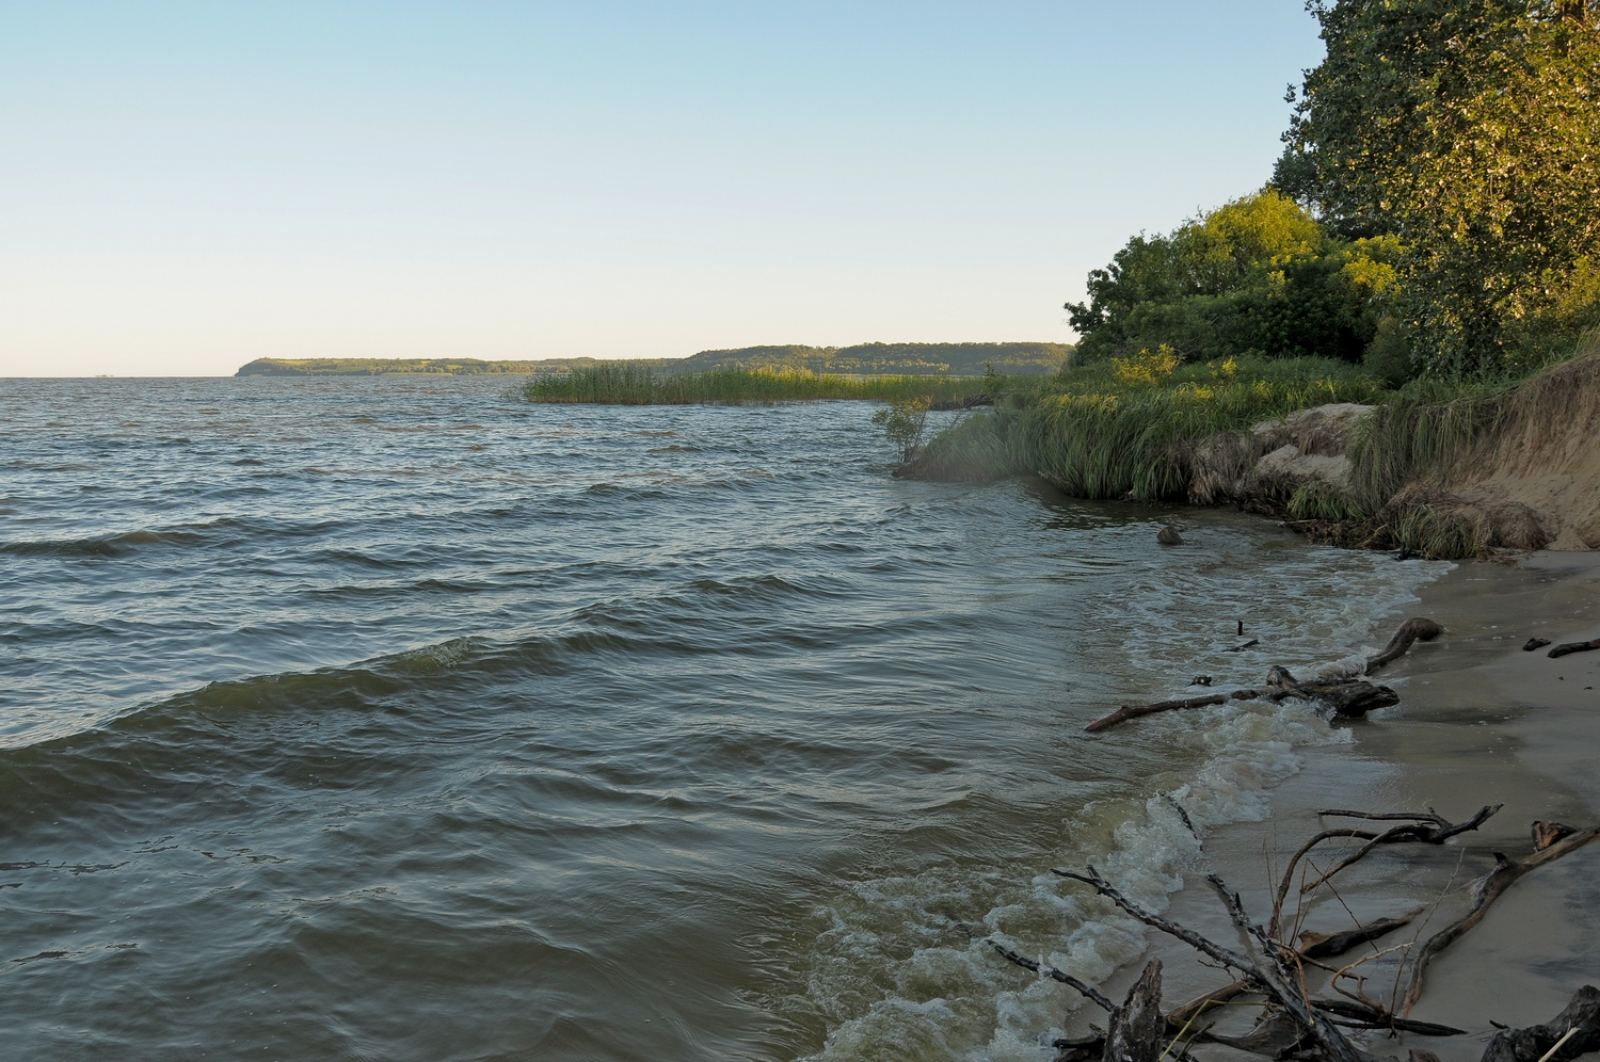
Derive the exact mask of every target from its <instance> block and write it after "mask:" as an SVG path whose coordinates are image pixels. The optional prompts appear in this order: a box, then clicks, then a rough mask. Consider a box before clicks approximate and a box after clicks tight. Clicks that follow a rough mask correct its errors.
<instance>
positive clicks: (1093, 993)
mask: <svg viewBox="0 0 1600 1062" xmlns="http://www.w3.org/2000/svg"><path fill="white" fill-rule="evenodd" d="M989 946H990V947H991V948H993V949H994V950H995V951H997V952H999V953H1000V955H1001V957H1002V958H1004V959H1005V960H1007V961H1008V962H1013V963H1016V964H1017V965H1018V966H1020V967H1022V968H1023V969H1024V970H1031V971H1033V972H1034V973H1036V974H1039V975H1041V976H1044V977H1048V978H1050V979H1051V980H1052V981H1060V982H1061V983H1062V984H1064V985H1066V986H1067V987H1068V988H1070V989H1072V990H1073V991H1074V992H1077V993H1078V994H1079V995H1080V996H1082V997H1083V998H1084V999H1087V1000H1088V1001H1089V1002H1091V1003H1093V1004H1094V1005H1095V1006H1097V1007H1099V1008H1100V1009H1101V1010H1105V1011H1114V1010H1116V1009H1117V1005H1116V1004H1115V1003H1113V1002H1111V998H1110V997H1109V996H1107V995H1106V994H1105V993H1103V992H1101V991H1100V990H1098V989H1096V988H1094V987H1092V986H1090V985H1087V984H1085V983H1084V982H1082V981H1080V980H1078V979H1077V978H1076V977H1073V976H1072V975H1071V974H1069V973H1067V972H1065V971H1063V970H1058V969H1056V968H1055V967H1054V966H1048V965H1045V964H1044V963H1040V962H1036V961H1035V960H1033V959H1030V958H1028V957H1027V956H1026V955H1019V954H1017V953H1016V952H1014V951H1012V950H1011V949H1010V948H1008V947H1006V946H1005V945H1004V944H1002V943H1000V942H999V941H998V940H995V939H994V938H993V937H990V938H989Z"/></svg>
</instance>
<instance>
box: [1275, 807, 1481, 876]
mask: <svg viewBox="0 0 1600 1062" xmlns="http://www.w3.org/2000/svg"><path fill="white" fill-rule="evenodd" d="M1504 806H1505V805H1504V804H1485V805H1484V806H1483V807H1481V808H1479V809H1478V813H1477V814H1476V815H1474V816H1472V818H1470V819H1468V820H1467V821H1466V822H1459V823H1453V822H1449V821H1447V820H1446V819H1444V818H1443V817H1441V816H1439V815H1437V814H1435V813H1434V812H1431V811H1430V812H1428V813H1427V814H1426V815H1418V816H1416V818H1417V820H1418V821H1415V822H1408V823H1406V824H1405V825H1403V826H1396V827H1394V828H1393V829H1389V830H1385V831H1384V832H1383V833H1380V834H1378V835H1377V836H1376V837H1373V838H1372V839H1371V840H1369V841H1368V842H1367V843H1366V844H1364V845H1362V846H1361V847H1360V848H1359V849H1358V850H1356V852H1355V853H1354V854H1352V855H1348V856H1346V857H1345V858H1343V859H1341V860H1339V862H1337V863H1335V864H1334V865H1333V866H1332V867H1330V868H1329V869H1328V870H1326V871H1324V872H1323V873H1322V875H1321V876H1320V877H1318V878H1317V880H1316V881H1313V882H1309V883H1308V884H1305V885H1302V886H1301V887H1300V891H1301V893H1302V894H1304V893H1307V892H1310V891H1311V890H1312V889H1314V888H1316V887H1317V886H1318V885H1321V884H1322V883H1323V882H1325V881H1327V880H1328V879H1329V878H1331V877H1333V876H1334V875H1335V874H1337V873H1339V871H1341V870H1343V869H1344V868H1345V867H1348V866H1349V865H1350V864H1352V863H1354V862H1355V861H1356V860H1358V859H1360V858H1361V857H1362V856H1364V855H1366V854H1367V853H1368V852H1370V851H1372V850H1373V849H1374V848H1377V847H1378V846H1379V845H1384V844H1406V843H1415V844H1444V842H1446V841H1448V840H1449V839H1450V838H1452V837H1454V836H1455V835H1456V834H1458V833H1466V832H1467V831H1469V830H1476V829H1477V828H1478V827H1479V826H1482V825H1483V824H1484V823H1485V822H1487V821H1489V819H1490V818H1491V817H1493V816H1494V815H1495V813H1496V812H1498V811H1499V810H1500V809H1501V808H1502V807H1504ZM1323 814H1324V815H1338V814H1341V813H1340V812H1337V811H1325V812H1323ZM1361 817H1363V818H1369V817H1370V818H1393V817H1394V816H1392V815H1382V816H1361Z"/></svg>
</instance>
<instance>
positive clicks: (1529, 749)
mask: <svg viewBox="0 0 1600 1062" xmlns="http://www.w3.org/2000/svg"><path fill="white" fill-rule="evenodd" d="M1421 597H1422V600H1421V601H1420V602H1418V603H1415V604H1413V605H1411V606H1409V607H1407V608H1405V609H1403V610H1401V611H1399V612H1397V613H1394V614H1390V615H1385V616H1382V617H1379V618H1376V619H1375V620H1374V623H1373V627H1372V638H1371V644H1372V645H1374V646H1381V645H1382V644H1383V642H1384V641H1385V640H1386V639H1387V637H1388V635H1389V633H1390V632H1391V631H1393V629H1394V628H1395V627H1396V626H1397V625H1398V624H1399V623H1400V622H1401V620H1403V619H1404V618H1405V617H1406V616H1413V615H1415V616H1428V617H1431V618H1433V619H1436V620H1438V621H1439V622H1440V623H1442V624H1443V625H1444V626H1445V628H1446V634H1445V636H1444V637H1443V638H1441V639H1440V640H1439V641H1437V642H1434V643H1432V644H1428V645H1419V646H1418V647H1416V648H1414V649H1413V650H1412V652H1411V653H1410V654H1409V655H1408V656H1407V657H1405V658H1404V659H1403V660H1401V661H1400V662H1398V663H1396V664H1395V665H1392V666H1391V667H1390V668H1389V669H1388V670H1387V671H1386V672H1385V673H1383V674H1382V675H1381V676H1380V677H1379V681H1382V682H1384V683H1386V684H1389V685H1392V686H1394V687H1395V688H1396V690H1398V691H1399V693H1400V694H1401V698H1402V699H1401V703H1400V704H1399V706H1397V707H1395V708H1390V709H1386V710H1383V711H1380V712H1376V713H1374V714H1373V715H1372V716H1370V717H1369V718H1368V719H1366V720H1365V721H1362V722H1359V723H1355V724H1349V728H1350V730H1351V738H1352V740H1351V741H1350V742H1348V743H1345V744H1336V745H1331V746H1322V747H1318V748H1316V749H1312V750H1308V751H1307V752H1306V753H1305V764H1304V768H1303V769H1302V770H1301V771H1300V772H1299V773H1298V774H1296V775H1295V776H1294V777H1292V778H1290V779H1289V780H1287V781H1286V782H1284V783H1283V784H1282V785H1280V786H1279V787H1278V788H1277V789H1276V790H1275V791H1274V792H1273V794H1272V814H1271V817H1270V818H1269V819H1268V820H1267V821H1265V822H1245V823H1237V824H1232V825H1228V826H1225V827H1222V828H1220V829H1217V830H1215V831H1213V832H1211V833H1210V834H1208V835H1207V836H1206V837H1205V849H1206V862H1207V863H1208V864H1209V865H1210V866H1212V867H1215V868H1216V869H1217V870H1218V871H1220V872H1221V873H1222V875H1223V876H1224V877H1225V878H1227V879H1228V881H1229V882H1230V883H1231V884H1232V885H1233V886H1234V887H1236V888H1237V889H1239V890H1240V891H1241V893H1242V894H1243V896H1244V900H1245V904H1246V907H1247V909H1248V910H1250V911H1251V913H1252V914H1253V915H1254V916H1255V917H1257V918H1258V919H1261V918H1264V917H1265V914H1266V912H1267V911H1269V910H1270V907H1271V888H1272V887H1271V885H1270V884H1269V882H1275V881H1276V878H1277V872H1278V870H1279V869H1280V868H1281V867H1282V866H1283V865H1284V863H1285V861H1286V860H1287V858H1288V856H1289V855H1290V854H1291V853H1292V852H1293V851H1294V850H1295V849H1296V848H1297V847H1298V846H1299V845H1300V843H1301V842H1302V841H1304V840H1305V839H1306V838H1308V837H1310V836H1311V835H1312V834H1314V833H1315V832H1317V830H1319V829H1321V828H1323V825H1324V820H1321V819H1319V817H1318V815H1317V812H1318V810H1319V809H1326V808H1342V809H1354V810H1368V811H1399V810H1408V811H1409V810H1424V809H1427V808H1432V809H1435V810H1437V811H1438V812H1439V813H1440V814H1442V815H1444V816H1445V817H1446V818H1448V819H1450V820H1452V821H1461V820H1463V819H1467V818H1470V817H1471V816H1472V815H1473V813H1474V812H1476V811H1477V810H1478V809H1479V808H1480V807H1482V806H1483V805H1485V804H1504V807H1503V808H1502V809H1501V810H1500V812H1499V813H1498V814H1497V815H1495V816H1494V817H1493V818H1492V819H1490V820H1489V821H1488V822H1487V823H1486V824H1485V825H1484V826H1483V827H1482V828H1481V829H1479V830H1478V831H1476V832H1474V833H1468V834H1464V835H1462V836H1461V837H1459V838H1457V839H1456V840H1454V841H1452V842H1450V843H1447V844H1445V845H1443V846H1427V845H1396V846H1392V847H1388V848H1386V849H1380V850H1378V851H1377V852H1375V853H1373V854H1372V855H1370V856H1369V857H1367V858H1366V859H1364V860H1363V861H1362V862H1361V863H1360V864H1357V865H1356V866H1354V867H1352V868H1351V869H1349V870H1347V871H1345V872H1344V873H1342V874H1341V875H1340V876H1339V878H1337V879H1336V881H1337V883H1338V897H1337V898H1335V897H1332V896H1326V897H1324V898H1323V899H1322V900H1321V901H1320V902H1319V903H1317V904H1316V905H1315V906H1314V907H1313V908H1312V909H1311V910H1310V912H1309V914H1308V917H1307V919H1306V922H1305V925H1306V927H1307V928H1310V929H1326V930H1336V929H1347V928H1350V927H1351V926H1352V925H1353V918H1352V914H1351V912H1354V914H1355V915H1356V916H1358V917H1360V918H1361V919H1362V920H1363V921H1368V920H1371V919H1373V918H1376V917H1382V916H1392V915H1400V914H1404V913H1407V912H1410V911H1415V910H1419V909H1421V910H1423V911H1424V913H1423V914H1422V915H1420V916H1419V917H1418V919H1417V920H1416V921H1415V922H1413V924H1412V925H1411V926H1408V927H1407V928H1405V929H1402V930H1399V931H1398V932H1396V933H1393V934H1391V935H1390V936H1388V937H1386V938H1383V939H1381V940H1380V941H1378V942H1377V944H1376V945H1375V947H1373V948H1372V949H1371V950H1384V951H1387V950H1388V949H1391V948H1395V946H1396V945H1403V944H1406V943H1407V942H1409V941H1412V940H1415V939H1424V940H1425V939H1426V938H1427V937H1428V936H1429V935H1431V934H1432V933H1433V932H1435V931H1437V930H1438V929H1439V928H1442V927H1443V926H1444V925H1446V924H1448V923H1449V922H1450V921H1452V920H1453V919H1455V918H1456V917H1458V916H1459V914H1460V913H1461V912H1463V911H1464V910H1465V904H1466V897H1467V895H1468V891H1469V889H1470V886H1471V884H1472V883H1473V882H1474V881H1475V880H1477V879H1478V878H1480V877H1481V876H1483V875H1484V874H1486V873H1487V872H1488V871H1489V870H1490V869H1492V867H1493V865H1494V853H1496V852H1504V853H1506V854H1507V855H1509V856H1510V857H1511V858H1519V857H1521V856H1523V855H1526V854H1527V853H1528V852H1530V851H1531V849H1532V842H1531V840H1530V836H1529V830H1530V824H1531V823H1532V821H1533V820H1535V819H1546V820H1555V821H1558V822H1563V823H1567V824H1569V825H1573V826H1578V827H1587V826H1591V825H1593V824H1595V823H1596V822H1600V784H1597V782H1596V777H1595V766H1594V761H1595V757H1596V754H1597V751H1600V652H1593V653H1579V654H1574V655H1570V656H1566V657H1563V658H1560V659H1555V660H1552V659H1550V658H1548V657H1547V656H1546V655H1545V650H1542V649H1541V650H1539V651H1536V652H1524V651H1523V650H1522V646H1523V644H1524V643H1525V642H1526V641H1527V640H1528V639H1529V638H1530V637H1533V636H1538V637H1542V638H1548V639H1550V640H1551V641H1552V642H1555V643H1560V642H1565V641H1575V640H1582V639H1589V638H1594V637H1597V636H1600V558H1597V557H1596V556H1595V555H1593V554H1590V553H1552V552H1541V553H1535V554H1531V555H1529V556H1527V557H1526V558H1524V559H1522V560H1520V561H1517V562H1516V563H1506V562H1471V563H1463V564H1461V565H1459V566H1458V567H1457V568H1456V569H1455V570H1453V571H1451V572H1450V573H1448V574H1447V575H1446V576H1445V577H1444V578H1442V579H1441V580H1439V581H1438V582H1436V583H1434V584H1432V585H1431V586H1429V587H1427V588H1426V589H1425V590H1424V591H1423V592H1422V595H1421ZM1326 824H1328V825H1335V824H1349V823H1348V820H1345V821H1343V822H1338V821H1336V820H1327V823H1326ZM1340 843H1342V842H1334V843H1333V844H1331V845H1329V846H1327V847H1326V848H1323V849H1319V851H1320V852H1321V856H1320V857H1319V858H1320V863H1319V865H1321V866H1324V867H1325V866H1326V865H1327V864H1328V863H1329V862H1331V860H1332V858H1333V855H1334V853H1338V852H1341V851H1346V850H1347V849H1341V848H1339V847H1338V845H1339V844H1340ZM1203 870H1204V867H1197V868H1196V872H1194V873H1191V874H1190V876H1189V878H1188V881H1187V883H1186V887H1185V888H1184V890H1183V891H1181V892H1180V893H1178V894H1177V895H1176V896H1174V897H1173V900H1172V906H1171V908H1170V910H1169V911H1168V915H1169V916H1170V917H1173V918H1175V919H1176V920H1178V921H1180V922H1183V923H1185V924H1188V925H1191V926H1193V927H1195V928H1197V929H1199V930H1201V931H1202V932H1204V933H1206V934H1207V935H1209V936H1211V937H1212V938H1213V939H1216V940H1219V941H1225V942H1228V943H1232V942H1233V941H1234V939H1235V938H1234V935H1233V933H1232V930H1231V927H1230V926H1229V925H1228V923H1227V921H1226V918H1225V916H1224V915H1223V914H1222V912H1221V910H1220V907H1219V904H1218V903H1217V900H1216V897H1215V896H1214V895H1213V894H1212V892H1211V890H1210V889H1209V887H1208V886H1207V885H1206V883H1205V881H1204V878H1203ZM1597 906H1600V845H1595V846H1590V847H1588V848H1585V849H1581V850H1579V851H1577V852H1574V853H1572V854H1571V855H1570V856H1568V857H1566V858H1564V859H1562V860H1559V861H1557V862H1555V863H1552V864H1550V865H1548V866H1545V867H1542V868H1540V869H1539V870H1537V871H1535V872H1534V873H1531V874H1529V875H1527V876H1525V877H1523V878H1522V879H1520V880H1519V881H1517V882H1516V883H1515V884H1514V885H1513V886H1512V887H1511V888H1510V890H1509V891H1508V892H1506V893H1505V894H1504V895H1503V896H1502V897H1501V898H1500V899H1499V900H1497V901H1496V902H1495V903H1494V905H1493V906H1492V907H1491V908H1490V911H1489V913H1488V916H1487V917H1486V918H1485V919H1484V921H1483V922H1482V923H1481V924H1479V925H1478V926H1477V927H1476V928H1475V929H1473V930H1472V931H1471V932H1469V933H1468V934H1466V935H1465V936H1464V937H1463V938H1461V939H1460V940H1459V941H1457V942H1456V943H1455V944H1454V945H1453V946H1452V947H1451V948H1449V949H1448V950H1446V951H1445V952H1444V953H1443V954H1442V955H1441V956H1440V957H1439V958H1438V959H1437V960H1435V961H1434V962H1433V963H1432V964H1431V965H1430V966H1429V967H1428V973H1427V978H1426V988H1425V990H1424V992H1423V995H1422V996H1421V998H1420V1000H1419V1001H1418V1003H1417V1006H1416V1008H1415V1010H1414V1011H1413V1014H1412V1016H1413V1017H1415V1018H1417V1019H1420V1020H1427V1021H1434V1022H1440V1023H1445V1024H1450V1025H1454V1026H1456V1027H1459V1028H1462V1029H1466V1030H1470V1035H1466V1036H1455V1037H1428V1038H1420V1037H1408V1038H1401V1039H1399V1040H1395V1041H1388V1040H1385V1039H1384V1038H1383V1037H1381V1036H1369V1038H1368V1039H1367V1041H1366V1045H1365V1046H1366V1047H1367V1049H1368V1050H1370V1051H1372V1052H1374V1053H1376V1054H1379V1055H1384V1056H1400V1057H1403V1056H1404V1054H1405V1050H1406V1049H1407V1048H1408V1047H1425V1048H1427V1049H1429V1050H1432V1051H1434V1052H1436V1053H1437V1054H1438V1055H1439V1056H1440V1057H1441V1059H1443V1060H1444V1062H1457V1060H1460V1062H1466V1060H1476V1059H1478V1058H1479V1057H1480V1056H1481V1055H1482V1052H1483V1048H1484V1045H1485V1043H1486V1042H1487V1040H1488V1038H1489V1036H1490V1035H1492V1033H1493V1031H1494V1029H1493V1027H1492V1026H1491V1024H1490V1023H1491V1022H1499V1023H1502V1024H1505V1025H1511V1026H1525V1025H1530V1024H1536V1023H1541V1022H1545V1021H1548V1020H1550V1019H1551V1018H1552V1017H1553V1016H1554V1015H1555V1014H1556V1013H1557V1012H1558V1011H1560V1010H1561V1008H1562V1007H1563V1006H1565V1005H1566V1003H1567V1001H1568V1000H1569V999H1570V998H1571V996H1572V993H1573V992H1574V991H1575V990H1576V989H1577V988H1578V987H1580V986H1581V985H1583V984H1586V983H1594V982H1596V981H1600V929H1597V927H1596V925H1595V922H1594V919H1593V917H1592V913H1593V911H1594V910H1595V909H1596V908H1597ZM1346 908H1348V910H1346ZM1419 925H1420V926H1422V928H1421V930H1420V932H1419V930H1418V928H1417V927H1418V926H1419ZM1153 947H1154V949H1155V953H1156V954H1157V955H1159V956H1160V957H1162V958H1163V959H1164V960H1165V961H1166V964H1167V971H1166V984H1167V988H1166V992H1165V997H1166V999H1167V1000H1168V1001H1170V1002H1172V1003H1176V1002H1178V1001H1181V1000H1184V999H1188V998H1191V997H1192V996H1195V995H1198V994H1200V993H1201V992H1203V991H1205V990H1207V989H1209V988H1212V987H1215V986H1217V985H1219V984H1221V983H1223V981H1224V977H1223V975H1222V974H1221V973H1220V972H1219V971H1216V970H1212V969H1208V968H1206V967H1202V966H1199V965H1198V964H1197V963H1196V962H1195V961H1194V959H1193V956H1192V953H1190V952H1188V951H1187V950H1186V949H1183V948H1181V947H1174V946H1172V944H1171V942H1170V941H1167V940H1165V939H1162V940H1158V941H1155V942H1154V944H1153ZM1400 954H1401V951H1400V950H1396V951H1393V952H1390V953H1389V954H1386V955H1384V956H1383V957H1382V958H1379V959H1374V960H1373V961H1371V962H1369V963H1368V964H1367V965H1366V966H1365V967H1363V971H1364V972H1365V973H1366V974H1367V977H1368V981H1367V983H1366V984H1365V985H1364V986H1363V989H1364V991H1365V992H1366V993H1367V994H1368V995H1370V996H1371V997H1372V998H1374V999H1378V1000H1380V1001H1383V1002H1385V1003H1388V1002H1389V1001H1390V1000H1391V998H1392V992H1393V987H1392V986H1393V984H1394V961H1395V960H1396V959H1397V958H1398V957H1399V955H1400ZM1354 958H1355V956H1354V955H1352V956H1351V957H1350V958H1348V959H1345V960H1342V961H1346V962H1347V961H1352V960H1353V959H1354ZM1134 973H1136V971H1134V970H1124V971H1122V973H1121V976H1120V977H1119V978H1118V979H1117V981H1116V982H1115V983H1114V984H1113V985H1111V986H1109V988H1110V989H1112V994H1113V995H1118V994H1120V993H1121V992H1122V991H1123V990H1124V989H1125V986H1126V985H1127V984H1128V983H1129V982H1131V980H1132V977H1133V974H1134ZM1351 987H1353V986H1351ZM1244 1010H1245V1008H1241V1018H1242V1017H1243V1016H1244ZM1251 1016H1253V1010H1252V1011H1251ZM1212 1050H1215V1049H1212ZM1241 1057H1243V1056H1241Z"/></svg>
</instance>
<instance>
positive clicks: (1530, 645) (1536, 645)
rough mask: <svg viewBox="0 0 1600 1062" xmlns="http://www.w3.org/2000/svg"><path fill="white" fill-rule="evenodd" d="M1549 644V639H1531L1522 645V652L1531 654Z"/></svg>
mask: <svg viewBox="0 0 1600 1062" xmlns="http://www.w3.org/2000/svg"><path fill="white" fill-rule="evenodd" d="M1549 644H1550V639H1549V638H1529V639H1528V640H1527V641H1525V642H1523V643H1522V651H1523V652H1524V653H1531V652H1533V651H1534V650H1535V649H1543V648H1544V647H1545V646H1547V645H1549Z"/></svg>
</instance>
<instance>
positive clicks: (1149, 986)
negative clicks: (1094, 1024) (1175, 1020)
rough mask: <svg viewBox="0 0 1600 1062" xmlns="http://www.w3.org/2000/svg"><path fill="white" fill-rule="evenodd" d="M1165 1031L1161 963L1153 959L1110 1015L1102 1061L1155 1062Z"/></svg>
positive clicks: (1165, 1021)
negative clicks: (1162, 1010)
mask: <svg viewBox="0 0 1600 1062" xmlns="http://www.w3.org/2000/svg"><path fill="white" fill-rule="evenodd" d="M1166 1031H1167V1019H1166V1018H1164V1017H1163V1016H1162V1014H1161V960H1159V959H1152V960H1151V961H1150V963H1149V964H1148V965H1146V966H1145V968H1144V973H1142V974H1140V975H1139V979H1138V980H1137V981H1135V982H1134V983H1133V987H1132V988H1130V989H1129V990H1128V998H1127V999H1125V1000H1123V1001H1122V1006H1120V1007H1118V1008H1117V1009H1116V1010H1114V1011H1112V1012H1111V1026H1110V1027H1109V1028H1108V1029H1107V1030H1106V1047H1105V1053H1104V1054H1103V1055H1102V1058H1103V1059H1104V1062H1158V1060H1159V1059H1160V1058H1161V1057H1162V1046H1163V1042H1164V1041H1165V1039H1166V1037H1165V1033H1166Z"/></svg>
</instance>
